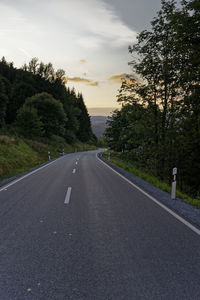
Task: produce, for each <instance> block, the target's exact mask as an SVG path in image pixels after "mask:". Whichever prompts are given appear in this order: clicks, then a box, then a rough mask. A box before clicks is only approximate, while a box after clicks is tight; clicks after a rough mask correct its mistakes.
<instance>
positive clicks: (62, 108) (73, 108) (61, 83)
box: [0, 57, 95, 143]
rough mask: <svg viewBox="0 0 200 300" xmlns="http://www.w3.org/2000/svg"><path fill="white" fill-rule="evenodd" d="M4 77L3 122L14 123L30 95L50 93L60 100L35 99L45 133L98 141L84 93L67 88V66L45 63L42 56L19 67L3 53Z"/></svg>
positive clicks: (0, 85)
mask: <svg viewBox="0 0 200 300" xmlns="http://www.w3.org/2000/svg"><path fill="white" fill-rule="evenodd" d="M0 78H1V79H0V126H3V125H4V123H5V125H9V126H10V125H11V126H12V127H13V126H14V124H15V122H16V117H17V112H18V110H19V109H21V108H22V107H23V106H24V104H25V101H26V99H27V98H30V97H32V96H34V95H36V94H42V93H48V94H49V95H51V97H52V98H54V100H57V101H58V102H57V104H55V101H53V102H54V103H53V102H52V101H51V100H50V99H49V100H48V101H47V100H44V101H43V100H42V98H41V101H40V104H39V103H38V101H37V104H36V101H35V103H34V108H36V110H37V113H38V115H39V117H40V121H41V122H42V123H43V135H44V136H45V135H46V136H51V135H52V134H59V135H62V136H66V138H67V139H68V141H69V140H71V142H74V141H75V140H77V139H79V138H80V139H81V140H82V141H84V142H90V143H92V142H94V141H95V138H94V136H93V133H92V130H91V126H90V117H89V115H88V113H87V109H86V107H85V104H84V100H83V97H82V95H77V94H76V93H75V91H74V89H69V88H66V86H65V84H66V77H65V71H64V70H62V69H58V70H57V71H56V70H54V68H53V65H52V64H51V63H50V62H49V63H47V64H44V63H43V62H39V60H38V58H33V59H31V61H30V62H29V63H28V64H24V66H23V67H22V68H21V69H17V68H14V67H13V63H8V62H7V61H6V59H5V58H4V57H3V58H2V59H1V60H0ZM45 98H49V96H48V97H46V96H45ZM42 103H43V104H42ZM45 106H46V108H45ZM53 111H54V112H53ZM25 131H26V130H25ZM25 131H24V132H25ZM21 132H22V131H21ZM26 132H27V131H26Z"/></svg>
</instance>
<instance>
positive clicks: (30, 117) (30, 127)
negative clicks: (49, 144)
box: [16, 105, 43, 138]
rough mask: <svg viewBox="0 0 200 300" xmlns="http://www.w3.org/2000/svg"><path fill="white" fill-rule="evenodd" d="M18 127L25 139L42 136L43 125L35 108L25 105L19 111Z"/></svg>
mask: <svg viewBox="0 0 200 300" xmlns="http://www.w3.org/2000/svg"><path fill="white" fill-rule="evenodd" d="M16 125H17V127H18V128H19V132H20V133H21V134H22V135H23V136H24V137H27V138H33V137H39V136H41V135H42V127H43V123H42V122H41V121H40V118H39V116H38V114H37V110H36V109H35V108H33V107H30V106H27V105H24V106H22V107H21V108H20V109H19V110H18V113H17V120H16Z"/></svg>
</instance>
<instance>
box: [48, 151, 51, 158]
mask: <svg viewBox="0 0 200 300" xmlns="http://www.w3.org/2000/svg"><path fill="white" fill-rule="evenodd" d="M48 156H49V160H51V153H50V151H49V152H48Z"/></svg>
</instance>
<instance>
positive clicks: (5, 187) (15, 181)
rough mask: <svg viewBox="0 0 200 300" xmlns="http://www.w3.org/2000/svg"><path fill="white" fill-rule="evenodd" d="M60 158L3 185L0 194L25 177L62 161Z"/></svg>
mask: <svg viewBox="0 0 200 300" xmlns="http://www.w3.org/2000/svg"><path fill="white" fill-rule="evenodd" d="M62 158H64V157H59V158H57V159H56V160H54V161H52V162H50V163H48V164H46V165H45V166H42V167H39V168H38V169H37V170H34V171H32V172H30V173H28V174H26V175H24V176H22V177H20V178H19V179H16V180H14V181H12V182H11V183H9V184H7V185H5V186H4V187H3V188H1V189H0V192H1V191H4V190H5V191H6V189H7V188H8V187H9V186H11V185H13V184H15V183H17V182H19V181H21V180H23V179H24V178H26V177H28V176H30V175H32V174H34V173H36V172H38V171H40V170H42V169H44V168H46V167H48V166H50V165H51V164H54V163H55V162H57V161H58V160H60V159H62Z"/></svg>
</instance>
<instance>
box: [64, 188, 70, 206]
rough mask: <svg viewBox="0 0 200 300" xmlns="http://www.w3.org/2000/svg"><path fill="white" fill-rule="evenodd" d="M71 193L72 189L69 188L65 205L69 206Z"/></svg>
mask: <svg viewBox="0 0 200 300" xmlns="http://www.w3.org/2000/svg"><path fill="white" fill-rule="evenodd" d="M71 191H72V188H71V187H68V189H67V193H66V196H65V201H64V203H65V204H69V200H70V196H71Z"/></svg>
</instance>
